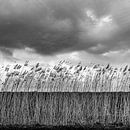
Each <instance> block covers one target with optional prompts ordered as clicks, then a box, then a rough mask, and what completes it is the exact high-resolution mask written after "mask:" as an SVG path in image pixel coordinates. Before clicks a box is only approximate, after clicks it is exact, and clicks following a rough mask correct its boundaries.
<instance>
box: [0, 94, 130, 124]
mask: <svg viewBox="0 0 130 130" xmlns="http://www.w3.org/2000/svg"><path fill="white" fill-rule="evenodd" d="M114 123H115V124H123V125H125V126H129V125H130V93H43V92H39V93H38V92H29V93H27V92H20V93H18V92H1V93H0V124H2V125H21V126H22V125H27V126H28V125H36V124H38V125H45V126H74V125H75V126H93V125H94V124H102V125H105V126H107V125H109V124H114Z"/></svg>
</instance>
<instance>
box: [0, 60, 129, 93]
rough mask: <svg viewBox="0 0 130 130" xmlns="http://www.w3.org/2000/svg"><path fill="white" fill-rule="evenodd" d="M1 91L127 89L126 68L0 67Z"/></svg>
mask: <svg viewBox="0 0 130 130" xmlns="http://www.w3.org/2000/svg"><path fill="white" fill-rule="evenodd" d="M0 91H1V92H34V91H37V92H129V91H130V67H129V66H128V65H126V66H124V67H114V66H111V65H109V64H108V65H106V66H103V65H98V64H93V65H87V66H82V65H81V63H79V64H78V65H72V64H69V63H66V61H61V62H59V64H57V65H54V66H47V67H44V66H41V65H40V64H39V63H37V64H36V65H34V66H32V67H30V66H29V63H28V62H26V63H25V64H24V65H19V64H16V65H14V66H13V65H12V66H9V65H7V66H5V67H2V68H0Z"/></svg>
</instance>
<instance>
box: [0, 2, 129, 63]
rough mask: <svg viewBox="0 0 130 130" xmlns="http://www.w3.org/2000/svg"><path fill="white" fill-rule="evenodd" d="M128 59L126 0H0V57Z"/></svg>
mask: <svg viewBox="0 0 130 130" xmlns="http://www.w3.org/2000/svg"><path fill="white" fill-rule="evenodd" d="M62 59H67V60H70V61H71V62H73V63H76V62H78V61H82V62H83V63H88V62H95V63H108V62H110V63H112V64H124V63H130V0H0V62H1V63H3V62H4V63H6V62H9V63H13V62H15V61H17V62H24V61H25V60H30V62H32V63H35V62H37V61H40V62H48V63H52V64H53V63H54V62H55V61H58V60H62Z"/></svg>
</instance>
